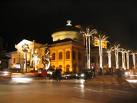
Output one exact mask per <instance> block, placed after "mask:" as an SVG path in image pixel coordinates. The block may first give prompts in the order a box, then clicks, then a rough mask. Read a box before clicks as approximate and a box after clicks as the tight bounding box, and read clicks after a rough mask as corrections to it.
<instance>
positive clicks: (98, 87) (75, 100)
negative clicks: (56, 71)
mask: <svg viewBox="0 0 137 103" xmlns="http://www.w3.org/2000/svg"><path fill="white" fill-rule="evenodd" d="M105 80H106V79H105ZM124 83H125V82H123V84H120V85H119V84H118V83H116V81H115V80H114V81H111V83H110V82H105V81H104V82H102V81H99V78H98V81H97V80H96V79H95V80H88V81H86V82H85V81H84V80H63V81H60V82H57V81H55V80H34V81H33V82H32V83H28V84H23V83H19V84H14V83H0V103H136V102H137V85H134V87H132V86H130V84H129V85H128V83H127V84H124ZM121 85H124V86H123V87H120V86H121Z"/></svg>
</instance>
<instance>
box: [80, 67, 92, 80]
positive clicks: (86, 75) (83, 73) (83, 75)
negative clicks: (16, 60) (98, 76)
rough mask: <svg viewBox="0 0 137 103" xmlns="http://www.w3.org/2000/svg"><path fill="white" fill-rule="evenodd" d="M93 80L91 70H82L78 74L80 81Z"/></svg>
mask: <svg viewBox="0 0 137 103" xmlns="http://www.w3.org/2000/svg"><path fill="white" fill-rule="evenodd" d="M91 78H94V71H93V70H92V69H84V70H82V71H81V73H80V79H91Z"/></svg>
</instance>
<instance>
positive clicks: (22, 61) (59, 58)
mask: <svg viewBox="0 0 137 103" xmlns="http://www.w3.org/2000/svg"><path fill="white" fill-rule="evenodd" d="M51 36H52V39H53V43H51V44H48V45H47V44H40V43H37V42H35V41H34V40H33V41H29V40H25V39H24V40H22V41H21V42H20V43H18V44H16V45H15V48H16V49H17V50H16V51H13V52H11V53H9V54H10V57H11V58H10V60H9V68H18V69H20V70H22V71H24V72H28V71H30V70H38V69H40V68H42V69H45V63H46V62H43V57H45V54H46V49H47V48H48V51H49V59H50V68H53V69H56V68H60V69H62V73H65V72H80V71H81V70H82V69H85V68H86V56H87V54H86V51H85V45H84V38H83V35H82V34H80V28H79V26H72V24H71V21H67V25H66V27H64V28H61V29H58V30H56V31H55V32H54V33H53V34H51ZM92 39H93V38H91V42H92V43H91V44H92V45H91V55H90V56H91V57H90V58H91V65H93V64H94V65H96V67H97V68H98V65H99V59H98V58H99V54H98V45H99V43H98V42H99V41H98V40H97V39H96V40H92ZM102 48H103V49H104V50H105V49H106V48H107V42H106V41H102ZM105 56H106V57H107V55H106V53H104V57H103V58H105ZM103 63H104V64H107V61H104V62H103Z"/></svg>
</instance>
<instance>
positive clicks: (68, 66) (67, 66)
mask: <svg viewBox="0 0 137 103" xmlns="http://www.w3.org/2000/svg"><path fill="white" fill-rule="evenodd" d="M69 69H70V65H69V64H67V65H66V72H70V71H69Z"/></svg>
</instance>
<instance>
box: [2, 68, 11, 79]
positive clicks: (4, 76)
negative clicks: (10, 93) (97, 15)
mask: <svg viewBox="0 0 137 103" xmlns="http://www.w3.org/2000/svg"><path fill="white" fill-rule="evenodd" d="M10 78H11V72H10V71H9V70H7V69H3V70H1V71H0V79H10Z"/></svg>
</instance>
